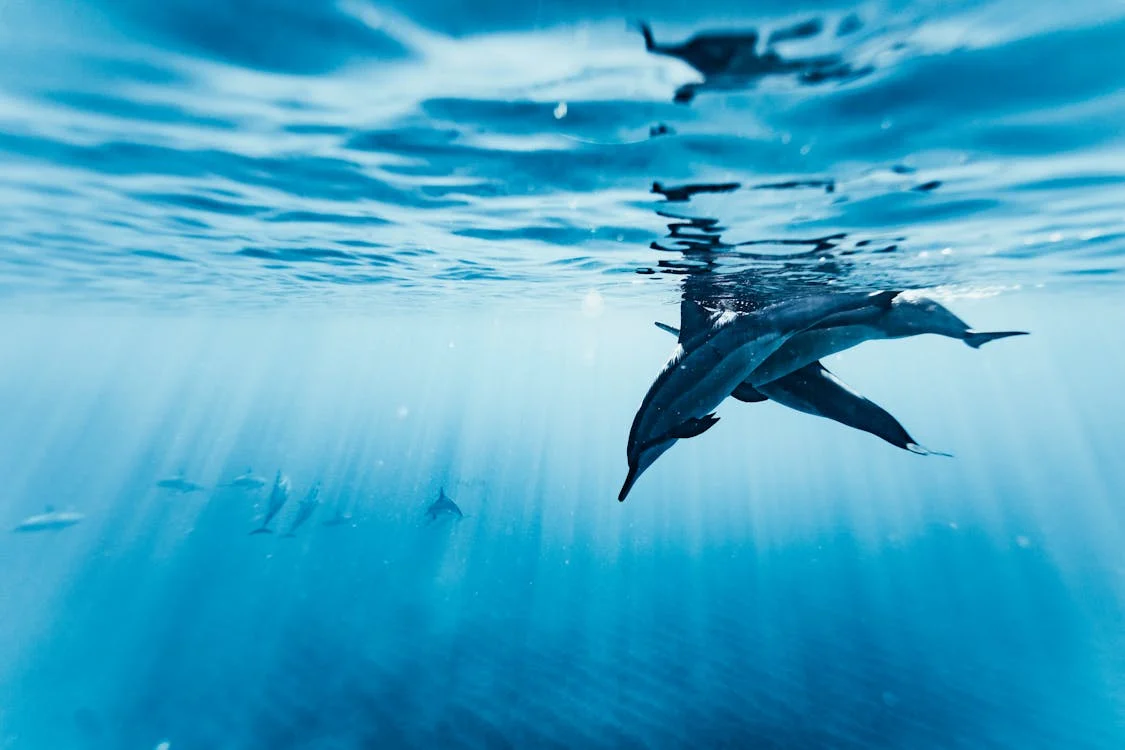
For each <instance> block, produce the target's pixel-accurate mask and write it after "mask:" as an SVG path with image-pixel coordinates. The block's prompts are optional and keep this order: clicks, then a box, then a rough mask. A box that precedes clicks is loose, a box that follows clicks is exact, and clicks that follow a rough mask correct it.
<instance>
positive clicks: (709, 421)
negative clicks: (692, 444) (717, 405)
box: [665, 414, 719, 440]
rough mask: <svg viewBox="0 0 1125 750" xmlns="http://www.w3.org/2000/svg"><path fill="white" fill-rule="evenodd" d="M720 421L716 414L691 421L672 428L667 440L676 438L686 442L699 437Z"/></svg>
mask: <svg viewBox="0 0 1125 750" xmlns="http://www.w3.org/2000/svg"><path fill="white" fill-rule="evenodd" d="M718 421H719V418H718V417H716V416H715V415H714V414H708V415H707V416H705V417H700V418H698V419H689V420H687V421H686V422H683V423H682V424H679V425H676V426H675V427H674V428H672V429H671V430H670V431H669V432H668V435H667V436H666V437H665V439H670V438H676V439H677V440H686V439H687V438H693V437H698V436H700V435H702V434H703V433H705V432H707V430H709V429H711V428H712V427H714V426H715V423H716V422H718Z"/></svg>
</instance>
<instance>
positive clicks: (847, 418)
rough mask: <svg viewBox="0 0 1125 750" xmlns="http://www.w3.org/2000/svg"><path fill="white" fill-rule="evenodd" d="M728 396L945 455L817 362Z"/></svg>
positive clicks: (741, 385) (674, 330)
mask: <svg viewBox="0 0 1125 750" xmlns="http://www.w3.org/2000/svg"><path fill="white" fill-rule="evenodd" d="M656 327H657V328H660V329H661V330H664V331H667V332H668V333H672V334H676V335H679V329H677V328H674V327H672V326H670V325H667V324H665V323H657V324H656ZM731 397H733V398H735V399H737V400H738V401H742V402H745V403H748V404H753V403H757V402H759V401H767V400H769V401H774V402H776V403H779V404H781V405H782V406H787V407H789V408H790V409H794V410H796V411H801V412H804V413H805V414H812V415H813V416H815V417H824V418H825V419H831V420H833V421H834V422H839V423H840V424H842V425H846V426H848V427H854V428H855V429H857V430H862V431H864V432H869V433H871V434H872V435H874V436H876V437H878V438H882V439H883V440H885V441H887V442H888V443H890V444H891V445H893V446H896V447H898V448H902V449H903V450H908V451H910V452H911V453H917V454H918V455H920V456H945V457H947V458H949V457H951V456H950V454H948V453H942V452H941V451H935V450H930V449H929V448H926V447H924V446H922V445H921V444H919V443H918V441H917V440H915V439H914V438H913V437H911V436H910V433H909V432H907V431H906V428H904V427H903V426H902V424H901V423H900V422H899V421H898V420H897V419H895V418H894V416H893V415H892V414H891V413H890V412H888V411H887V410H886V409H884V408H883V407H881V406H879V405H878V404H876V403H875V402H874V401H871V400H870V399H867V398H864V397H863V396H861V395H860V394H858V393H856V392H855V391H854V390H852V389H851V388H849V387H848V385H847V383H845V382H844V381H842V380H840V379H839V378H838V377H836V376H835V375H834V374H833V373H832V372H831V371H829V369H828V368H827V367H825V366H824V365H822V364H821V363H820V362H813V363H812V364H809V365H805V366H804V367H802V368H800V369H799V370H796V371H795V372H791V373H789V374H788V375H785V376H783V377H780V378H778V379H777V380H775V381H773V382H772V383H764V384H762V385H759V386H757V387H755V386H753V385H751V384H750V383H748V382H746V381H743V382H742V383H739V384H738V387H737V388H735V389H734V391H733V392H732V393H731Z"/></svg>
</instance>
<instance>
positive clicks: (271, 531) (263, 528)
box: [250, 526, 273, 536]
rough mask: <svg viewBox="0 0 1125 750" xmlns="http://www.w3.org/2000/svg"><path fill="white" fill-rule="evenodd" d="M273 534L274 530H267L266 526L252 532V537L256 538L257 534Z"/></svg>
mask: <svg viewBox="0 0 1125 750" xmlns="http://www.w3.org/2000/svg"><path fill="white" fill-rule="evenodd" d="M272 533H273V529H267V528H266V527H265V526H263V527H262V528H260V529H254V530H253V531H251V532H250V536H254V535H255V534H272Z"/></svg>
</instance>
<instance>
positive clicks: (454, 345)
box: [449, 341, 457, 349]
mask: <svg viewBox="0 0 1125 750" xmlns="http://www.w3.org/2000/svg"><path fill="white" fill-rule="evenodd" d="M449 348H450V349H456V348H457V344H454V343H453V342H452V341H450V342H449Z"/></svg>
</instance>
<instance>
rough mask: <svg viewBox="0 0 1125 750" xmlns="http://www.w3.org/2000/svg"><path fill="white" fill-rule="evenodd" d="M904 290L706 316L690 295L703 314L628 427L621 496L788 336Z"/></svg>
mask: <svg viewBox="0 0 1125 750" xmlns="http://www.w3.org/2000/svg"><path fill="white" fill-rule="evenodd" d="M897 295H898V292H895V291H885V292H875V293H872V294H864V293H858V292H852V293H840V294H833V295H819V296H816V297H807V298H803V299H796V300H790V301H787V302H782V303H779V304H776V305H772V306H770V307H766V308H764V309H762V310H758V311H756V312H753V313H733V312H729V313H724V314H722V315H719V316H717V317H715V316H707V313H706V311H705V310H704V309H703V308H702V307H700V306H698V305H695V304H694V303H690V301H685V304H684V305H683V306H682V314H684V315H693V314H694V315H700V316H705V317H703V319H702V320H700V321H699V324H698V325H692V326H690V327H689V325H687V323H685V324H684V326H683V327H682V329H681V333H680V338H679V341H678V343H677V346H676V349H675V350H674V351H673V353H672V356H671V358H670V359H669V360H668V363H667V364H666V365H665V366H664V370H663V371H662V372H661V373H660V374H659V375H658V376H657V378H656V380H655V381H653V384H652V386H651V387H649V390H648V393H646V394H645V397H644V399H643V400H642V401H641V406H640V408H639V409H638V410H637V414H636V416H635V417H634V419H633V425H632V427H631V428H630V430H629V441H628V444H627V448H626V456H627V458H628V463H629V473H628V474H627V475H626V477H625V483H624V484H623V485H622V486H621V492H620V493H619V494H618V496H617V499H618V500H619V501H624V500H625V497H626V496H627V495H628V494H629V490H630V489H632V487H633V484H634V483H636V481H637V478H638V477H640V475H641V474H642V473H643V472H644V471H645V470H646V469H647V468H648V467H649V466H651V465H652V464H653V462H654V461H656V459H657V458H659V457H660V456H661V455H662V454H663V453H664V452H665V451H667V450H668V449H669V448H671V447H672V445H674V444H675V442H676V441H677V440H680V439H684V438H691V437H695V436H697V435H701V434H703V433H704V432H706V431H707V430H708V429H710V428H711V427H712V426H713V425H714V424H715V422H717V421H718V417H716V416H715V414H714V409H715V407H717V406H718V405H719V404H721V403H722V402H723V401H724V400H725V399H726V398H727V396H730V395H731V393H733V392H734V390H735V388H737V387H738V385H739V384H740V383H742V381H744V380H745V379H746V378H747V377H749V376H750V374H751V373H753V372H754V371H755V370H756V369H757V368H758V367H759V366H761V364H762V362H764V361H765V360H766V358H767V357H769V356H770V355H771V354H773V353H774V352H775V351H777V350H778V349H779V348H780V347H781V346H782V345H783V344H784V343H785V342H786V341H787V340H788V339H789V338H790V337H792V336H793V335H795V334H797V333H800V332H801V331H803V330H805V329H807V328H810V327H812V326H814V325H816V324H817V323H818V322H819V321H821V320H823V319H824V318H826V317H828V316H829V315H833V314H836V313H842V312H846V311H848V310H854V309H858V308H863V307H865V306H869V305H877V306H879V305H881V306H885V307H888V306H890V304H891V302H892V300H894V298H895V296H897Z"/></svg>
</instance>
